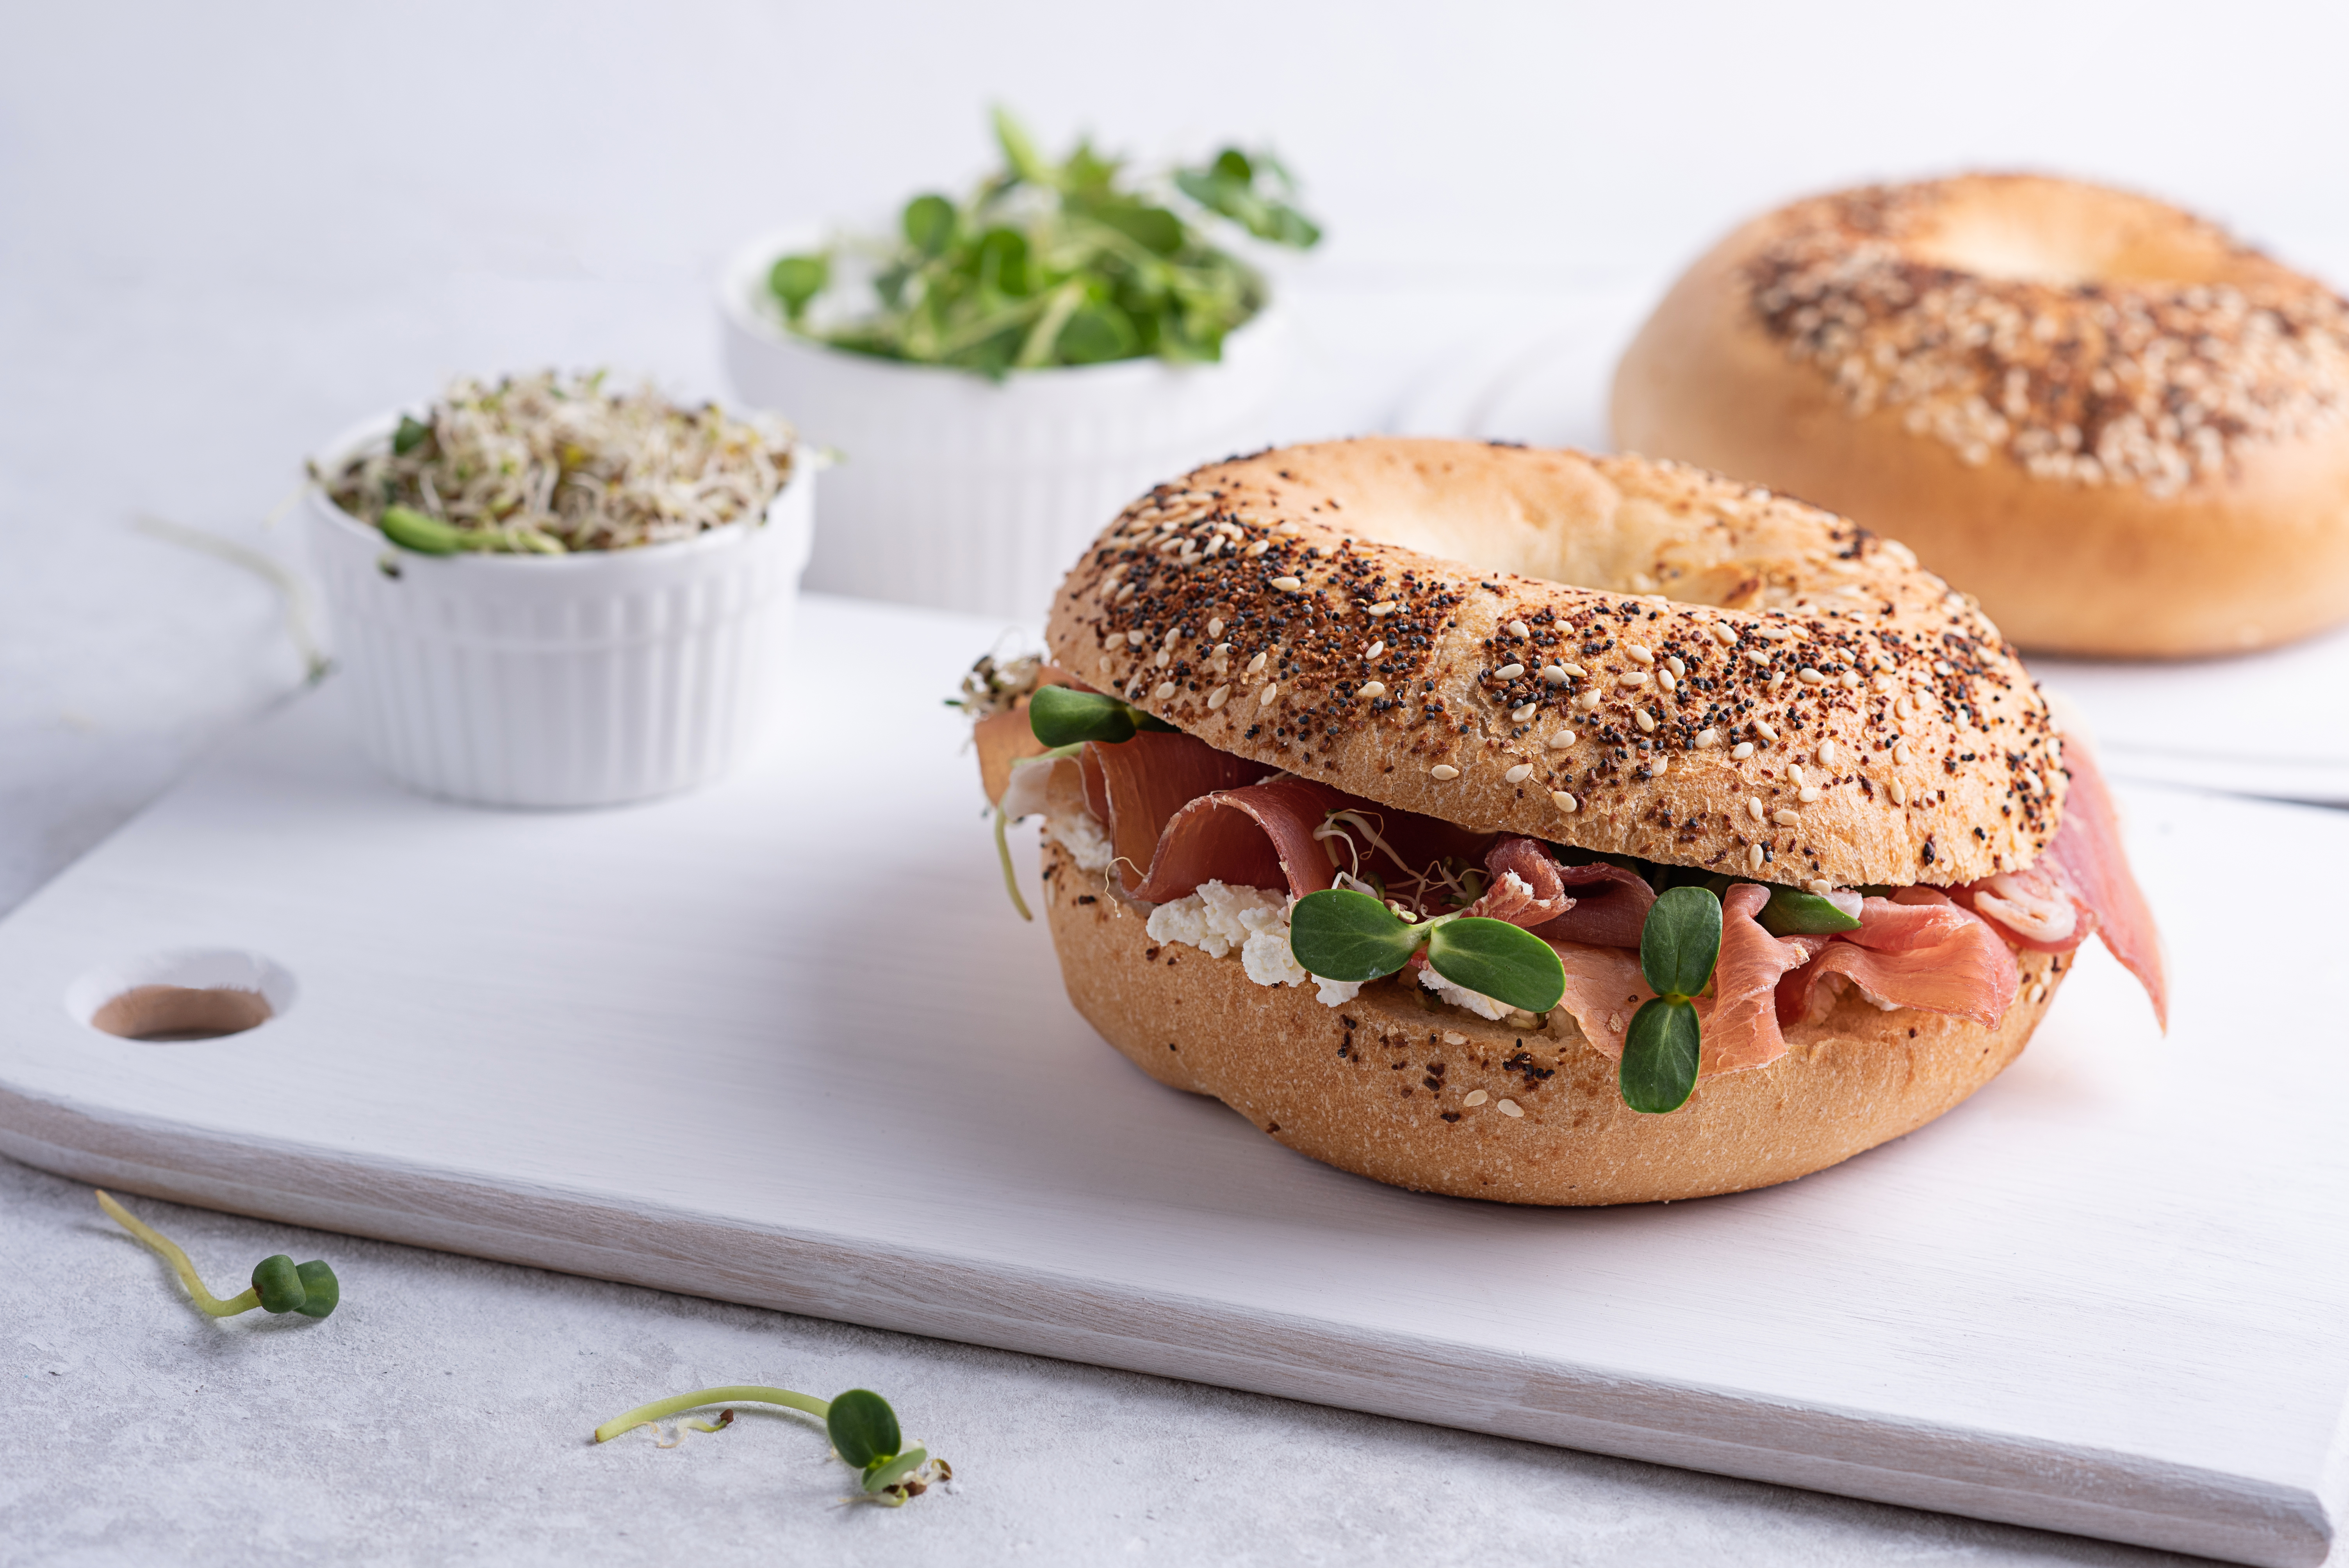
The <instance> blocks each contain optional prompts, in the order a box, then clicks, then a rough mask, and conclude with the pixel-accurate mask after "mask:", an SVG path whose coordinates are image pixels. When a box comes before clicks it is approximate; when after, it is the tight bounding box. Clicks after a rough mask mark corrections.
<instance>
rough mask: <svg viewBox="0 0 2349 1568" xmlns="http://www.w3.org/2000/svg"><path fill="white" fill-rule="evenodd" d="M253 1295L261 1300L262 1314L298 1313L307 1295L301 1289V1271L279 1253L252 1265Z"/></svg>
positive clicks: (283, 1254) (291, 1260)
mask: <svg viewBox="0 0 2349 1568" xmlns="http://www.w3.org/2000/svg"><path fill="white" fill-rule="evenodd" d="M253 1294H254V1295H257V1296H259V1297H260V1298H261V1310H262V1311H264V1312H299V1311H300V1310H301V1309H302V1303H303V1301H304V1300H305V1298H306V1295H307V1294H308V1293H307V1292H305V1290H304V1289H303V1285H302V1271H301V1270H299V1269H297V1268H295V1266H294V1260H293V1259H292V1258H289V1257H287V1256H286V1255H285V1253H278V1254H277V1255H276V1256H275V1257H274V1258H264V1259H262V1260H261V1261H260V1262H259V1263H257V1264H254V1265H253Z"/></svg>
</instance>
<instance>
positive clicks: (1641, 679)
mask: <svg viewBox="0 0 2349 1568" xmlns="http://www.w3.org/2000/svg"><path fill="white" fill-rule="evenodd" d="M1621 684H1622V685H1624V686H1633V687H1637V686H1646V685H1647V684H1648V672H1647V671H1645V670H1633V671H1632V672H1631V673H1630V675H1628V676H1624V677H1623V678H1622V682H1621Z"/></svg>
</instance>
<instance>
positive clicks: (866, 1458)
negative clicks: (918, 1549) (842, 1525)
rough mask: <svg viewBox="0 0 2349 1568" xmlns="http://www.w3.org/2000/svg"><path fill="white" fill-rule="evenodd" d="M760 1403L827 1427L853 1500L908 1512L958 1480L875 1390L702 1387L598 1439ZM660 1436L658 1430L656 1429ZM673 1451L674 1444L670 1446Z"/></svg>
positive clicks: (722, 1422) (619, 1423)
mask: <svg viewBox="0 0 2349 1568" xmlns="http://www.w3.org/2000/svg"><path fill="white" fill-rule="evenodd" d="M742 1401H755V1402H757V1403H759V1404H761V1405H782V1406H785V1407H787V1408H791V1409H794V1410H803V1411H805V1412H806V1413H807V1414H809V1415H811V1416H813V1417H816V1418H818V1419H820V1420H822V1421H823V1429H824V1432H825V1434H826V1435H827V1436H829V1437H830V1438H831V1439H832V1449H833V1452H834V1453H836V1454H838V1455H839V1456H840V1458H841V1460H843V1462H844V1463H846V1464H847V1465H848V1466H849V1467H850V1468H851V1469H853V1470H855V1471H856V1472H857V1478H858V1480H859V1481H860V1483H861V1484H862V1485H863V1488H864V1491H862V1492H861V1493H859V1494H858V1496H857V1498H855V1499H852V1500H851V1501H872V1502H878V1503H883V1504H885V1505H886V1506H888V1507H891V1508H903V1507H905V1504H906V1502H907V1501H909V1500H911V1499H913V1498H916V1497H919V1496H921V1495H922V1493H923V1492H925V1491H928V1490H929V1488H930V1486H931V1485H932V1484H933V1483H935V1482H937V1481H942V1480H953V1479H954V1468H953V1467H952V1466H951V1465H949V1464H947V1461H946V1460H940V1459H932V1458H931V1457H930V1451H929V1449H926V1448H924V1447H922V1446H921V1445H920V1444H918V1443H912V1444H909V1443H907V1442H906V1441H905V1434H904V1433H903V1432H901V1431H900V1430H899V1429H898V1427H897V1413H896V1412H895V1410H892V1409H891V1408H889V1401H888V1400H886V1399H884V1398H882V1397H881V1396H880V1395H878V1394H875V1393H874V1392H873V1391H872V1390H871V1389H869V1388H851V1389H849V1390H848V1392H846V1393H844V1394H839V1395H835V1396H833V1398H830V1399H819V1398H816V1397H815V1396H814V1395H812V1394H801V1393H795V1392H794V1391H792V1389H789V1388H772V1387H765V1386H763V1385H761V1384H755V1383H742V1384H733V1385H730V1386H728V1387H723V1388H698V1389H696V1390H695V1391H694V1392H692V1393H690V1394H679V1395H678V1396H676V1397H675V1398H668V1399H656V1400H654V1401H653V1402H652V1403H651V1404H649V1405H639V1406H637V1407H636V1408H635V1409H633V1410H629V1411H627V1412H626V1413H625V1414H622V1415H617V1416H615V1417H613V1418H611V1419H610V1420H608V1421H606V1422H605V1423H604V1424H603V1425H602V1426H600V1427H598V1428H596V1429H595V1440H596V1441H597V1442H599V1443H608V1442H610V1441H611V1440H612V1439H614V1438H616V1437H618V1436H620V1435H621V1434H622V1433H623V1432H631V1431H634V1430H636V1429H637V1428H638V1427H648V1426H653V1424H654V1423H655V1422H657V1421H663V1420H666V1419H667V1418H669V1417H671V1416H675V1415H680V1414H682V1413H684V1412H685V1411H687V1410H691V1409H696V1408H699V1407H701V1406H704V1405H722V1404H728V1403H739V1402H742ZM733 1421H734V1412H733V1411H731V1410H728V1411H725V1412H723V1413H722V1414H720V1415H719V1418H718V1419H717V1420H716V1421H714V1422H711V1421H695V1422H693V1423H691V1424H692V1425H693V1426H694V1427H695V1428H696V1429H698V1430H701V1431H705V1432H715V1431H718V1430H719V1429H723V1428H726V1427H730V1426H731V1425H733ZM656 1431H657V1428H656ZM670 1446H673V1445H670Z"/></svg>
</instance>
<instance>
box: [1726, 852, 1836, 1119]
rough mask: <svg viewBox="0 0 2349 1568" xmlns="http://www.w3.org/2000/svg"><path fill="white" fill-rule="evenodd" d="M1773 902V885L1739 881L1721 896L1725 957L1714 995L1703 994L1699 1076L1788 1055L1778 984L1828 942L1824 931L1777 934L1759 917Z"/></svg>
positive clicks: (1759, 1065) (1808, 960)
mask: <svg viewBox="0 0 2349 1568" xmlns="http://www.w3.org/2000/svg"><path fill="white" fill-rule="evenodd" d="M1769 902H1770V890H1769V889H1768V888H1765V887H1763V886H1762V885H1760V884H1759V883H1757V882H1739V883H1737V884H1736V885H1735V886H1733V887H1732V888H1731V889H1730V890H1729V892H1728V894H1727V895H1726V896H1725V897H1723V899H1722V901H1721V956H1720V957H1719V958H1718V959H1716V960H1714V962H1713V995H1711V996H1710V997H1699V998H1698V999H1697V1004H1696V1009H1697V1016H1699V1017H1700V1018H1701V1019H1702V1021H1703V1025H1704V1031H1703V1041H1704V1044H1703V1052H1702V1056H1701V1057H1699V1058H1698V1061H1699V1065H1698V1068H1697V1076H1698V1077H1699V1078H1710V1077H1712V1076H1713V1074H1715V1073H1726V1072H1735V1071H1737V1070H1738V1069H1739V1068H1758V1067H1766V1066H1768V1065H1769V1064H1770V1063H1772V1062H1775V1061H1776V1060H1777V1059H1778V1058H1779V1057H1783V1056H1785V1054H1786V1037H1785V1035H1784V1034H1783V1033H1781V1032H1780V1030H1779V1027H1778V1002H1777V997H1778V985H1779V982H1780V981H1781V980H1782V979H1784V978H1785V975H1787V973H1788V972H1789V971H1797V970H1800V969H1801V968H1802V967H1803V966H1804V965H1806V964H1808V963H1810V962H1811V958H1812V954H1815V953H1816V952H1817V951H1818V949H1819V948H1820V947H1822V946H1825V945H1826V943H1827V940H1828V939H1827V938H1826V937H1820V936H1789V937H1777V936H1773V935H1771V934H1769V933H1768V932H1767V931H1764V929H1762V923H1761V922H1760V921H1759V920H1757V919H1755V918H1754V917H1755V916H1757V915H1759V914H1760V913H1762V910H1763V907H1764V905H1765V904H1767V903H1769Z"/></svg>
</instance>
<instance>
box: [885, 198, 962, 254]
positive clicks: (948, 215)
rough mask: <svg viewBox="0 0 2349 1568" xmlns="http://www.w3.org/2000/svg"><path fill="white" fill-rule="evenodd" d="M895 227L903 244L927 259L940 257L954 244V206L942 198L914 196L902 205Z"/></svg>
mask: <svg viewBox="0 0 2349 1568" xmlns="http://www.w3.org/2000/svg"><path fill="white" fill-rule="evenodd" d="M898 226H899V227H900V228H902V229H903V230H904V231H905V242H906V243H907V244H909V245H911V246H913V247H914V249H916V250H917V251H919V252H921V253H922V254H924V255H926V256H936V255H943V254H945V253H946V248H947V246H948V245H950V244H952V243H954V233H955V204H954V203H953V202H951V201H947V199H946V198H945V197H943V196H938V195H929V196H916V197H915V198H914V199H913V200H912V201H908V202H906V203H905V216H904V217H903V218H902V219H900V220H899V221H898Z"/></svg>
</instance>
